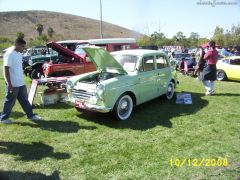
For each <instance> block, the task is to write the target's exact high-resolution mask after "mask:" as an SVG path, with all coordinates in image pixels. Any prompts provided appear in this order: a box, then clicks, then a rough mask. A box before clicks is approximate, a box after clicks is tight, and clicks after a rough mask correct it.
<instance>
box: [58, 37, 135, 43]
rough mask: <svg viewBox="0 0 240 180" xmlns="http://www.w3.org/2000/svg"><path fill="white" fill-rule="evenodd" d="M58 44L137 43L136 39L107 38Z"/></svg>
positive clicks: (66, 41) (67, 41) (68, 41)
mask: <svg viewBox="0 0 240 180" xmlns="http://www.w3.org/2000/svg"><path fill="white" fill-rule="evenodd" d="M57 43H60V44H61V43H63V44H64V43H76V44H82V43H89V44H114V43H115V44H117V43H136V40H135V39H134V38H106V39H87V40H65V41H58V42H57Z"/></svg>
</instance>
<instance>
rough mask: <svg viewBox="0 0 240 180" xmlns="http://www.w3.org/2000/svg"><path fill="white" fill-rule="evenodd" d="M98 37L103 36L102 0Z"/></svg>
mask: <svg viewBox="0 0 240 180" xmlns="http://www.w3.org/2000/svg"><path fill="white" fill-rule="evenodd" d="M100 38H101V39H102V38H103V31H102V0H100Z"/></svg>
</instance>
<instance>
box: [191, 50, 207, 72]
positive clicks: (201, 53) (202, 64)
mask: <svg viewBox="0 0 240 180" xmlns="http://www.w3.org/2000/svg"><path fill="white" fill-rule="evenodd" d="M204 55H205V51H204V49H203V48H202V47H201V46H200V47H199V60H198V64H197V67H196V69H195V71H194V75H197V76H200V73H201V72H202V71H203V68H204V67H205V65H206V60H205V59H204Z"/></svg>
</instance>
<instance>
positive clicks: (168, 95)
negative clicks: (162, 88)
mask: <svg viewBox="0 0 240 180" xmlns="http://www.w3.org/2000/svg"><path fill="white" fill-rule="evenodd" d="M172 90H173V87H172V85H169V86H168V90H167V97H168V98H171V96H172Z"/></svg>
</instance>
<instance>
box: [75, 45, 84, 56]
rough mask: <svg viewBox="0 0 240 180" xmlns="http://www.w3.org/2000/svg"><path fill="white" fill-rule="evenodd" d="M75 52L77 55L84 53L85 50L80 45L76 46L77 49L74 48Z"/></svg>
mask: <svg viewBox="0 0 240 180" xmlns="http://www.w3.org/2000/svg"><path fill="white" fill-rule="evenodd" d="M75 54H78V55H85V54H86V53H85V51H84V50H83V49H82V47H77V49H76V50H75Z"/></svg>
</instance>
